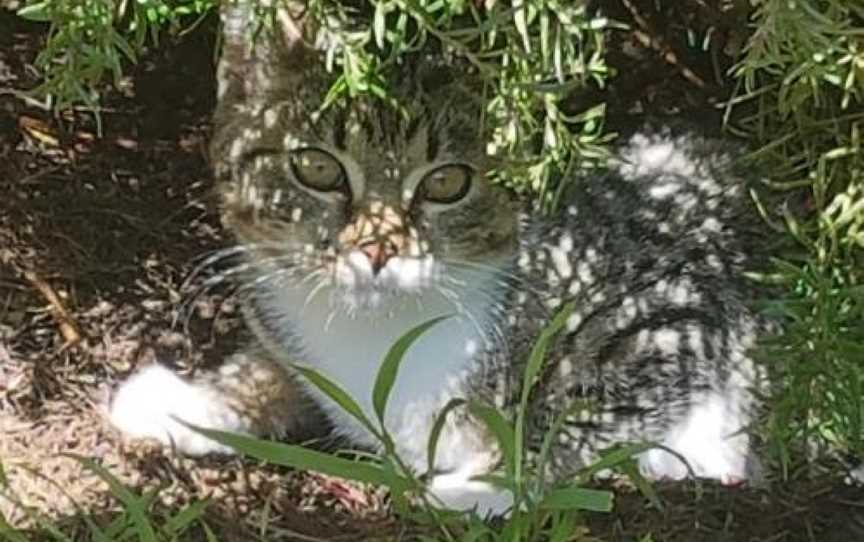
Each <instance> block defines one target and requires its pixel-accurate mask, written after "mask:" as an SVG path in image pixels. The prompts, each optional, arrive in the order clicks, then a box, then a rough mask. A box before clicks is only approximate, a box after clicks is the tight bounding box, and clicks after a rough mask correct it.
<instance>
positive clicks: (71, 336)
mask: <svg viewBox="0 0 864 542" xmlns="http://www.w3.org/2000/svg"><path fill="white" fill-rule="evenodd" d="M24 278H25V279H27V281H28V282H29V283H30V284H32V285H33V287H34V288H36V289H37V290H39V293H40V294H42V297H44V298H45V300H46V301H48V303H49V304H50V305H51V316H53V317H54V321H55V322H57V326H58V327H59V328H60V335H62V336H63V340H64V341H65V343H64V344H63V348H67V347H69V346H74V345H75V344H78V343H79V342H80V341H81V333H80V332H79V331H78V326H77V325H76V324H75V321H74V320H73V319H72V316H71V315H70V314H69V311H68V310H66V306H65V305H64V304H63V301H62V300H61V299H60V296H59V295H57V292H55V291H54V288H52V287H51V285H50V284H48V283H47V282H45V281H44V280H42V279H41V278H40V277H39V275H37V274H36V272H35V271H25V272H24Z"/></svg>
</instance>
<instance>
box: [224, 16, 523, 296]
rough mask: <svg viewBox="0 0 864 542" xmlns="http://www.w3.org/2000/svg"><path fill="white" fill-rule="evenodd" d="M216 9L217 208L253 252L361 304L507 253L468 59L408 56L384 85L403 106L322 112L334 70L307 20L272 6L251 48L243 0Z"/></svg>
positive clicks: (349, 103)
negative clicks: (219, 41)
mask: <svg viewBox="0 0 864 542" xmlns="http://www.w3.org/2000/svg"><path fill="white" fill-rule="evenodd" d="M222 15H223V23H224V25H225V34H224V37H225V39H224V49H223V56H222V60H221V63H220V67H219V106H218V110H217V112H216V116H215V133H214V139H213V145H212V153H213V162H214V166H215V171H216V174H217V177H218V181H219V183H220V185H221V189H222V212H223V219H224V221H225V223H226V225H227V226H228V227H229V229H230V230H231V231H232V232H233V233H234V234H235V235H236V236H237V238H238V241H239V242H240V243H242V244H244V245H246V246H247V247H248V248H249V249H250V252H251V254H252V257H253V261H255V262H258V263H259V264H260V265H261V267H262V268H265V269H267V270H269V271H270V272H271V273H272V274H273V275H274V276H282V277H285V278H286V279H287V280H288V281H291V282H296V281H300V280H309V281H310V282H314V283H317V282H320V281H322V280H323V281H329V283H330V284H332V285H334V286H336V287H339V288H342V289H344V290H345V291H346V292H348V293H349V294H350V297H351V299H355V300H359V302H360V303H361V304H363V303H366V302H368V301H374V300H375V299H378V298H379V297H381V296H382V295H387V294H397V295H399V294H403V293H412V294H413V293H422V292H423V291H424V290H425V289H426V288H434V287H436V286H440V282H441V281H442V280H445V279H446V278H447V277H448V276H450V277H451V278H452V276H454V275H459V274H460V273H462V274H464V273H475V274H476V273H484V272H491V271H492V270H493V269H495V268H500V267H503V266H505V265H506V264H507V262H509V261H511V260H512V258H513V256H514V254H515V251H516V245H517V241H516V236H517V210H516V208H517V205H516V203H515V202H514V201H513V200H512V198H511V196H510V195H509V194H508V193H507V192H506V191H505V190H504V189H501V188H497V187H493V186H492V185H490V183H489V181H488V180H487V178H486V173H487V172H488V171H489V170H490V169H491V168H492V167H493V166H494V165H495V162H494V161H493V159H492V158H490V157H489V156H487V154H486V152H485V145H486V141H487V134H485V133H484V130H483V127H482V122H481V112H482V109H483V103H482V92H481V91H482V87H481V86H480V85H479V84H478V83H477V82H476V81H475V78H474V77H473V76H471V75H470V74H469V73H467V72H466V71H465V69H464V66H462V65H459V64H454V63H451V62H450V61H448V60H446V59H445V58H444V57H443V56H442V55H440V54H436V55H433V54H428V55H418V56H417V57H416V58H415V61H411V62H407V63H406V64H405V65H404V66H403V67H404V70H399V71H400V72H401V73H398V74H396V75H395V76H394V78H395V81H394V83H393V88H394V92H395V95H396V98H397V99H398V101H399V102H400V103H401V104H402V105H403V106H404V107H405V109H406V110H407V113H408V114H407V115H401V114H400V113H398V112H397V111H396V109H394V108H393V107H392V106H390V105H387V104H386V103H384V102H383V101H381V100H378V99H375V98H357V99H353V100H346V102H345V103H343V104H336V105H334V106H331V107H329V108H327V109H324V110H323V111H322V110H321V109H320V106H321V104H322V101H323V99H324V96H325V95H326V93H327V91H328V89H329V88H330V85H331V84H332V83H333V81H334V79H335V76H334V75H333V74H331V73H328V72H327V71H326V70H325V65H324V55H323V52H322V51H320V50H318V49H316V48H315V47H314V46H313V45H310V43H311V42H312V41H314V39H313V38H311V37H310V36H308V33H309V30H308V29H302V26H301V24H300V23H298V22H297V20H296V19H293V18H291V17H290V16H289V15H288V13H287V12H280V16H279V17H278V18H277V19H279V20H278V24H277V28H276V31H275V33H274V35H273V36H271V37H262V38H260V39H259V41H257V42H256V43H255V45H254V47H251V46H250V43H249V40H248V38H247V33H246V32H245V30H246V27H247V26H248V24H249V14H248V12H247V10H246V9H245V8H243V7H229V8H225V9H223V14H222ZM304 31H305V32H306V34H307V35H304ZM319 39H320V37H319ZM448 64H449V65H448ZM487 266H488V267H487ZM373 304H374V303H373Z"/></svg>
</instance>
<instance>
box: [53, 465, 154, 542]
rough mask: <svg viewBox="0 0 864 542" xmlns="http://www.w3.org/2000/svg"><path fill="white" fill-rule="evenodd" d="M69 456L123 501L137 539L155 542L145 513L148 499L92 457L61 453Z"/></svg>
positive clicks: (143, 541) (151, 527)
mask: <svg viewBox="0 0 864 542" xmlns="http://www.w3.org/2000/svg"><path fill="white" fill-rule="evenodd" d="M62 455H64V456H66V457H70V458H72V459H74V460H76V461H78V462H79V463H81V464H82V465H83V466H84V467H85V468H86V469H87V470H89V471H91V472H93V473H94V474H96V475H97V476H99V478H101V479H102V480H103V481H105V483H107V484H108V487H109V488H110V489H111V494H112V495H114V496H115V497H117V499H119V500H120V502H122V503H123V506H124V508H125V509H126V513H128V514H129V517H130V518H131V520H132V523H133V524H134V525H135V531H136V533H137V534H138V539H139V540H141V541H142V542H157V538H156V531H154V530H153V525H151V524H150V519H149V517H148V514H147V507H148V506H149V503H148V502H147V501H148V499H146V498H143V497H139V496H137V495H135V494H134V493H132V491H131V490H130V489H129V488H127V487H126V486H125V485H123V483H122V482H120V480H118V479H117V477H115V476H114V475H113V474H111V473H110V472H109V471H108V469H106V468H105V467H103V466H102V465H99V464H98V463H96V462H95V461H93V460H92V459H90V458H88V457H84V456H80V455H77V454H62Z"/></svg>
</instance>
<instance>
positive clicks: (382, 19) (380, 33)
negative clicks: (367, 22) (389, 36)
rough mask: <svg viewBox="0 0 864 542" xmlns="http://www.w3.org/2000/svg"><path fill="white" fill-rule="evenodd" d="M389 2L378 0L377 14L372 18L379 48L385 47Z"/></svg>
mask: <svg viewBox="0 0 864 542" xmlns="http://www.w3.org/2000/svg"><path fill="white" fill-rule="evenodd" d="M387 7H388V6H387V2H386V1H385V0H378V1H377V2H376V3H375V15H374V16H373V20H372V34H373V35H374V36H375V45H377V46H378V48H379V49H384V43H385V37H386V32H387V11H388V10H387Z"/></svg>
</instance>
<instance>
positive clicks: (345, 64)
mask: <svg viewBox="0 0 864 542" xmlns="http://www.w3.org/2000/svg"><path fill="white" fill-rule="evenodd" d="M286 3H287V2H286ZM300 3H301V4H304V5H305V9H306V10H307V11H308V12H309V13H310V14H311V16H312V17H313V19H315V20H316V21H317V22H318V24H320V25H321V26H323V27H324V28H326V29H327V31H328V34H329V36H330V37H331V38H332V39H330V40H329V42H328V43H329V50H328V51H327V65H328V68H329V69H331V70H332V71H334V72H335V73H337V74H338V79H337V81H336V83H335V84H334V85H333V88H332V89H331V91H330V93H329V95H328V96H327V97H326V100H327V101H328V102H332V101H334V100H337V99H339V98H341V97H345V96H349V97H353V96H357V95H360V94H372V95H375V96H378V97H379V98H381V99H384V100H388V101H391V102H393V103H394V105H398V104H395V102H394V101H393V98H392V96H391V95H390V92H389V90H388V83H387V72H388V70H389V69H392V68H394V67H396V62H397V60H398V59H399V58H400V56H402V55H404V54H406V53H408V52H410V51H414V50H417V49H418V48H419V47H421V46H423V45H424V44H426V43H427V42H429V41H433V40H434V41H437V42H439V43H440V45H441V46H442V47H443V48H444V50H446V51H448V52H450V53H452V54H454V55H457V56H461V57H463V58H466V59H468V60H469V61H470V63H471V64H472V65H473V66H474V68H475V69H477V70H478V71H479V73H480V74H481V76H482V77H483V78H484V80H485V81H486V83H487V92H488V104H489V105H488V111H487V117H486V119H485V120H486V122H488V123H490V124H491V126H492V128H493V130H494V137H493V139H492V141H490V143H489V148H490V152H494V153H497V154H500V155H502V156H507V157H508V160H509V162H510V163H509V164H508V167H507V168H506V169H504V170H502V171H500V172H499V173H498V174H499V175H500V177H501V178H502V180H503V181H504V182H506V183H507V184H508V185H509V186H511V187H513V188H515V189H517V190H520V191H522V190H533V191H534V192H536V193H537V194H538V196H539V198H540V201H541V202H542V203H543V205H544V206H545V207H546V208H551V207H552V206H553V205H554V203H555V201H556V198H557V195H558V192H557V190H556V187H558V186H559V184H558V182H557V181H558V179H560V178H561V177H562V174H563V173H564V172H565V171H568V170H572V169H574V168H579V169H585V168H588V167H595V166H597V165H599V164H601V163H602V162H603V161H604V160H605V157H606V153H605V151H604V144H605V143H606V142H607V141H608V137H607V136H606V135H605V134H604V130H603V127H604V123H603V120H604V113H605V110H604V108H603V106H597V107H593V108H591V109H590V110H587V111H581V112H576V113H565V112H564V110H563V109H562V106H561V103H562V100H563V99H564V98H565V97H566V96H567V95H568V93H569V92H571V91H573V90H576V89H579V88H584V87H586V86H588V85H593V86H596V87H600V88H602V87H603V86H604V85H605V83H606V80H607V78H608V77H609V72H608V69H607V67H606V65H605V62H604V30H605V29H606V28H607V26H608V21H607V20H606V19H604V18H601V17H599V16H592V15H591V14H589V13H588V11H587V8H586V4H587V2H584V1H573V0H513V1H511V2H499V1H491V0H490V1H486V2H483V3H480V2H475V1H467V0H365V1H362V2H353V3H349V2H342V1H339V0H306V1H305V2H300ZM295 4H297V2H291V3H290V5H295ZM349 4H351V5H354V4H356V6H357V7H349ZM215 5H216V2H215V0H174V1H168V0H144V1H126V0H124V1H122V2H120V3H119V4H118V3H117V2H115V0H83V1H82V0H30V2H29V3H28V4H27V5H26V6H25V7H24V8H22V9H21V10H20V11H19V14H20V15H21V16H24V17H27V18H30V19H34V20H40V21H50V22H51V33H50V36H49V39H48V42H47V44H46V47H45V49H44V50H43V52H42V53H41V54H40V56H39V58H38V59H37V62H36V64H37V66H38V67H39V68H40V69H41V70H42V71H43V73H44V76H45V82H44V84H43V85H41V86H40V87H39V88H38V89H36V91H35V92H36V94H38V95H40V96H48V97H50V98H53V99H54V105H55V106H56V107H64V106H67V105H69V104H70V103H76V102H81V103H84V104H86V105H88V106H90V107H91V108H93V109H94V110H97V111H98V105H99V98H100V90H99V89H100V83H101V82H102V80H103V79H104V78H105V77H106V76H111V77H112V78H113V81H114V84H115V85H116V84H117V83H118V82H119V80H120V77H121V74H122V73H123V66H124V63H125V62H135V61H136V60H137V58H138V56H139V55H140V53H141V52H142V51H143V50H144V48H145V46H146V45H147V44H148V43H155V42H157V41H158V39H159V36H160V33H161V32H162V30H163V28H164V27H166V26H167V27H169V29H171V30H173V31H177V30H178V29H180V28H182V21H185V20H186V19H184V17H186V16H189V15H196V16H198V15H201V14H204V13H206V12H207V11H208V10H211V9H212V8H214V7H215ZM258 5H259V6H269V7H270V8H276V7H278V6H279V5H281V4H280V3H279V2H278V0H277V1H276V2H260V3H258ZM259 11H260V13H261V14H263V15H265V17H264V19H265V20H266V19H267V18H268V15H271V14H272V10H271V9H268V8H267V7H263V8H262V9H260V10H259ZM358 11H365V12H367V13H366V14H365V15H359V16H358Z"/></svg>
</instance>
